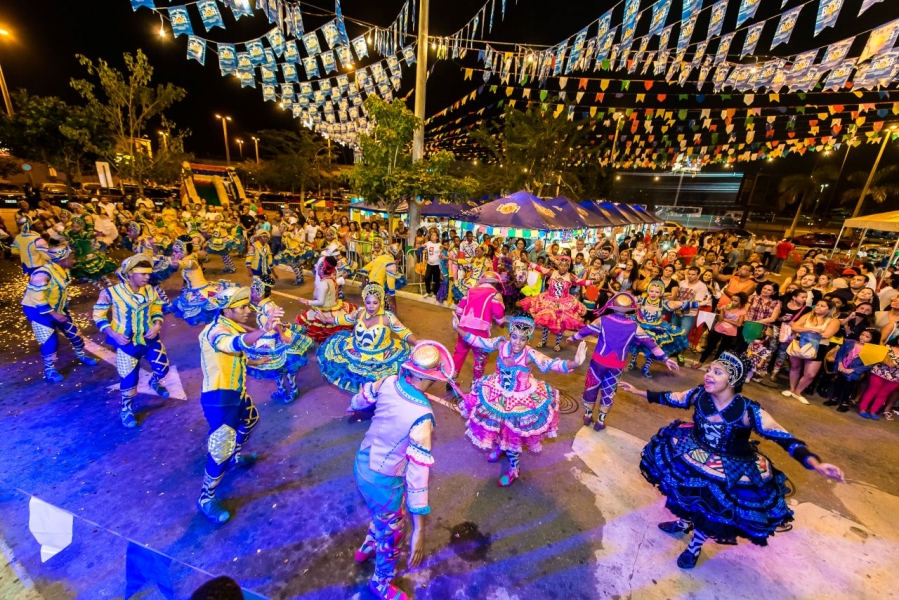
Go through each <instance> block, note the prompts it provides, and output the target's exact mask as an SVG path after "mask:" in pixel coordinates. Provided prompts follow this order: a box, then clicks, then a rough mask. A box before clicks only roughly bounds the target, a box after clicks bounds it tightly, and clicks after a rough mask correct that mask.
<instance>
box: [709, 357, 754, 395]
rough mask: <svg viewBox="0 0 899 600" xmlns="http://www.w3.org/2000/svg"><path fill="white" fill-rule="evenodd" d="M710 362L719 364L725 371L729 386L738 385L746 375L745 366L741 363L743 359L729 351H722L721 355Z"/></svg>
mask: <svg viewBox="0 0 899 600" xmlns="http://www.w3.org/2000/svg"><path fill="white" fill-rule="evenodd" d="M712 364H713V365H719V366H720V367H721V368H722V369H724V370H725V371H727V385H729V386H730V387H736V386H738V385H740V384H741V383H743V379H744V378H745V377H746V366H745V365H744V364H743V361H742V360H741V359H740V357H739V356H737V355H735V354H731V353H730V352H722V353H721V356H719V357H718V358H717V359H716V360H715V361H714V362H712Z"/></svg>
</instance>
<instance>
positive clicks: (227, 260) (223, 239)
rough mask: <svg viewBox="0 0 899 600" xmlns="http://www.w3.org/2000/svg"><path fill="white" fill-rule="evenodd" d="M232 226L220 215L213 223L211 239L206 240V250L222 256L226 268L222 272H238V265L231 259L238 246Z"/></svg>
mask: <svg viewBox="0 0 899 600" xmlns="http://www.w3.org/2000/svg"><path fill="white" fill-rule="evenodd" d="M229 230H230V227H229V226H228V224H227V223H225V222H224V221H222V216H221V215H219V216H218V220H217V221H216V222H215V224H213V226H212V230H211V231H210V233H209V241H208V242H206V252H208V253H209V254H215V255H216V256H221V257H222V264H223V265H224V268H223V269H222V273H237V267H235V266H234V261H233V260H231V252H233V251H234V250H235V249H236V248H237V240H235V239H234V238H232V237H231V235H230V233H229Z"/></svg>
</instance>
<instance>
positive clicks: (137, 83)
mask: <svg viewBox="0 0 899 600" xmlns="http://www.w3.org/2000/svg"><path fill="white" fill-rule="evenodd" d="M78 61H79V62H80V63H81V65H82V66H84V67H85V69H86V70H87V73H88V75H89V76H90V77H91V78H93V79H95V80H96V83H94V82H93V81H89V80H87V79H72V80H71V85H72V87H73V88H75V90H76V91H77V92H78V93H79V94H80V95H81V97H82V98H84V100H85V102H86V103H87V109H88V110H89V111H90V112H91V114H93V115H96V117H97V118H98V119H99V121H100V123H102V125H103V126H104V127H105V128H106V130H107V131H108V133H109V135H110V137H111V138H112V140H113V144H111V145H109V146H106V147H96V148H94V150H95V151H96V152H97V154H100V155H101V156H103V157H104V158H105V159H107V160H108V161H109V162H110V164H111V165H114V167H115V169H116V171H117V172H118V173H119V175H120V176H121V177H124V178H127V179H131V180H133V181H134V182H135V183H137V185H138V187H139V188H140V190H141V192H142V191H143V184H144V182H145V181H146V180H147V179H148V177H149V175H150V174H151V173H153V171H154V169H156V168H157V166H158V163H159V162H160V161H167V160H168V161H170V159H171V157H170V156H166V155H167V154H168V153H167V152H160V153H157V155H156V156H155V157H151V155H150V153H148V152H147V151H146V150H145V149H144V146H143V144H142V141H141V140H142V139H143V138H144V135H145V134H146V132H147V129H148V127H149V125H150V121H151V120H152V119H154V118H157V117H161V116H162V115H163V111H165V110H166V109H167V108H169V107H170V106H172V105H173V104H175V103H176V102H179V101H181V100H182V99H183V98H184V97H185V96H186V95H187V92H186V91H185V90H184V89H183V88H180V87H178V86H175V85H173V84H171V83H166V84H159V85H157V86H156V87H152V86H151V81H152V79H153V67H152V66H151V65H150V62H149V61H148V60H147V57H146V55H145V54H144V53H143V51H141V50H140V49H138V51H137V53H136V54H134V55H132V54H131V53H128V52H126V53H125V55H124V62H125V72H124V73H123V72H122V71H119V70H118V69H116V68H114V67H112V66H111V65H109V63H107V62H106V61H105V60H103V59H99V60H97V62H96V63H95V62H94V61H92V60H91V59H89V58H87V57H85V56H82V55H80V54H79V55H78ZM168 125H169V127H170V128H172V127H173V125H172V124H170V123H169V124H168ZM178 135H179V136H180V138H181V139H182V140H183V137H184V135H186V134H185V133H181V134H178ZM169 141H170V142H174V141H175V140H174V138H171V139H170V140H169ZM175 145H177V142H175ZM182 151H183V145H182Z"/></svg>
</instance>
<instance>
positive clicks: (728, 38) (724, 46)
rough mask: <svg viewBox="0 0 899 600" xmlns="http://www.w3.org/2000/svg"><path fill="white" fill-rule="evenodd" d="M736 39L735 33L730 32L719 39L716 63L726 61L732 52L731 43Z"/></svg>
mask: <svg viewBox="0 0 899 600" xmlns="http://www.w3.org/2000/svg"><path fill="white" fill-rule="evenodd" d="M733 41H734V34H733V33H728V34H727V35H722V36H721V37H720V38H719V39H718V51H717V52H716V53H715V64H716V65H717V64H718V63H721V62H724V61H726V60H727V53H728V52H730V44H731V42H733Z"/></svg>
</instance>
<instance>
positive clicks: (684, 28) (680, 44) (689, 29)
mask: <svg viewBox="0 0 899 600" xmlns="http://www.w3.org/2000/svg"><path fill="white" fill-rule="evenodd" d="M696 18H697V15H696V14H695V13H694V14H693V15H692V16H690V18H688V19H687V20H686V21H684V22H683V23H681V27H680V37H679V38H678V39H677V53H678V55H680V54H681V53H682V52H685V51H686V50H687V46H689V45H690V37H691V36H692V35H693V29H694V28H695V27H696Z"/></svg>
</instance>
